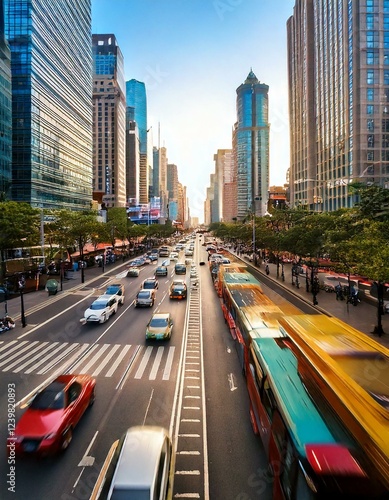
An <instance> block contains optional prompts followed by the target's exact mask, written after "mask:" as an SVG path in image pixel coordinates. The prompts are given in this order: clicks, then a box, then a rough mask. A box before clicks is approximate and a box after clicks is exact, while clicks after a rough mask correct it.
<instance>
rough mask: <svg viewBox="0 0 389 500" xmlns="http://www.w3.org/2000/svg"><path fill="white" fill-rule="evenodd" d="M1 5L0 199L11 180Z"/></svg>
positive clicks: (7, 67) (7, 58)
mask: <svg viewBox="0 0 389 500" xmlns="http://www.w3.org/2000/svg"><path fill="white" fill-rule="evenodd" d="M3 7H4V2H3V0H0V199H7V198H8V197H9V195H10V188H11V181H12V89H11V51H10V48H9V46H8V43H7V41H6V40H5V33H4V9H3Z"/></svg>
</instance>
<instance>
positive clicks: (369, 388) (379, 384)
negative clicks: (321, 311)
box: [280, 315, 389, 487]
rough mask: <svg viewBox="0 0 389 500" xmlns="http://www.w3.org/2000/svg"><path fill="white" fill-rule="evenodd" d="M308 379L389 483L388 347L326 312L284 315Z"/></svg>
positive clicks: (284, 324)
mask: <svg viewBox="0 0 389 500" xmlns="http://www.w3.org/2000/svg"><path fill="white" fill-rule="evenodd" d="M280 324H281V328H282V329H284V331H285V332H286V334H287V336H288V337H289V338H290V339H291V341H292V343H293V344H294V346H295V347H294V350H295V351H296V353H297V356H298V357H299V363H300V361H301V363H302V365H301V368H299V369H300V371H302V370H304V372H303V373H304V375H305V376H306V378H307V380H309V384H315V385H316V386H317V387H318V388H319V392H318V394H320V397H321V398H324V399H325V400H326V401H327V402H328V403H329V404H330V405H331V406H332V407H333V408H334V411H335V412H336V413H337V414H338V415H339V418H340V419H341V420H342V421H343V422H344V425H345V426H346V427H347V429H348V431H349V432H350V433H351V434H352V435H353V436H354V438H355V439H356V441H357V442H360V443H361V447H362V449H363V451H364V452H365V453H366V454H367V455H368V456H369V458H370V460H372V461H373V463H374V467H375V469H377V470H379V471H380V473H381V475H382V477H383V478H384V480H385V482H386V484H387V487H389V385H388V381H389V350H388V349H386V348H385V347H383V346H382V345H380V344H379V343H377V342H375V341H374V340H373V339H370V338H369V337H368V336H367V335H364V334H363V333H361V332H359V331H358V330H356V329H354V328H352V327H350V326H349V325H347V324H346V323H343V322H342V321H340V320H337V319H334V318H328V317H326V316H322V315H315V316H305V315H304V316H291V317H285V318H281V319H280Z"/></svg>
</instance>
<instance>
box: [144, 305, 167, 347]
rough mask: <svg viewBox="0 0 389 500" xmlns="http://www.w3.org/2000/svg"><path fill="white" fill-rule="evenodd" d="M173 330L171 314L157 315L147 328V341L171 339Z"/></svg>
mask: <svg viewBox="0 0 389 500" xmlns="http://www.w3.org/2000/svg"><path fill="white" fill-rule="evenodd" d="M172 330H173V320H172V318H171V316H170V313H161V312H159V313H155V314H153V315H152V317H151V319H150V321H149V322H148V323H147V327H146V340H149V339H154V340H163V339H170V338H171V336H172Z"/></svg>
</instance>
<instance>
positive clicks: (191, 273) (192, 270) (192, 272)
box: [190, 267, 197, 278]
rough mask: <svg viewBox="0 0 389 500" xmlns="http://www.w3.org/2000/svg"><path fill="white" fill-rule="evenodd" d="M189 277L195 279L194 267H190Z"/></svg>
mask: <svg viewBox="0 0 389 500" xmlns="http://www.w3.org/2000/svg"><path fill="white" fill-rule="evenodd" d="M190 277H191V278H197V269H196V268H195V267H192V268H191V270H190Z"/></svg>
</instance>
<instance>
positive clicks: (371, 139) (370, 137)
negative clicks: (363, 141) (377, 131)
mask: <svg viewBox="0 0 389 500" xmlns="http://www.w3.org/2000/svg"><path fill="white" fill-rule="evenodd" d="M367 147H368V148H373V147H374V135H373V134H370V135H368V136H367Z"/></svg>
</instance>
